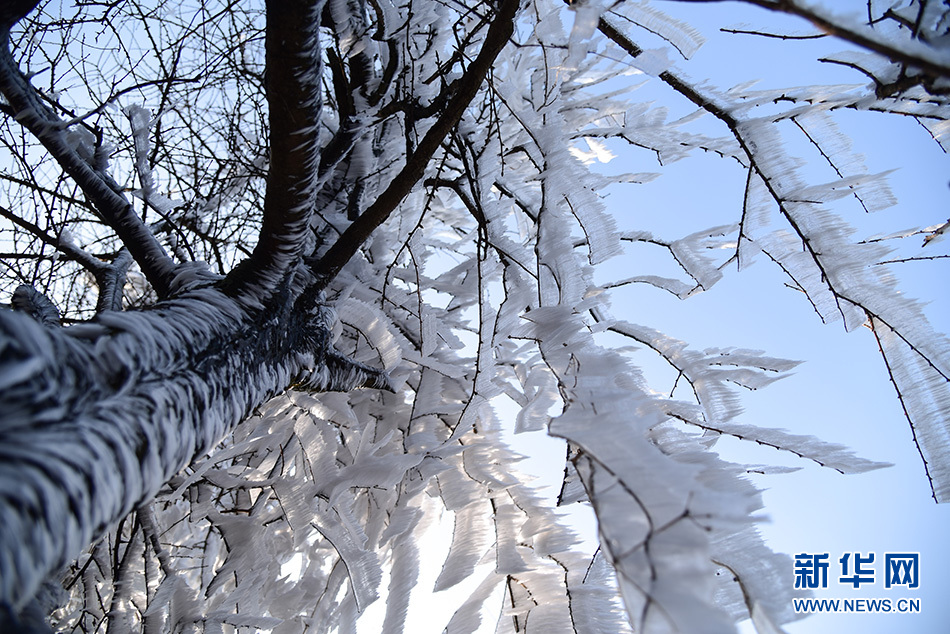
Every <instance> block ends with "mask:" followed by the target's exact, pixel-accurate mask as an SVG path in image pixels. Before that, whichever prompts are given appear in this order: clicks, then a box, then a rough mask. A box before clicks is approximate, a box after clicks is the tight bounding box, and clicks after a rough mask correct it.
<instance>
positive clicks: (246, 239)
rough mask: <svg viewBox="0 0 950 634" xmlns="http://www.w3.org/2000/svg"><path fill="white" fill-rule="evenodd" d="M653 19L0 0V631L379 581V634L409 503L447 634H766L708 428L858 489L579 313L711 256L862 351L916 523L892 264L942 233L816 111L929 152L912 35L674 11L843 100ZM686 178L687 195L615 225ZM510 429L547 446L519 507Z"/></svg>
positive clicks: (767, 618) (746, 357)
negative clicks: (717, 186)
mask: <svg viewBox="0 0 950 634" xmlns="http://www.w3.org/2000/svg"><path fill="white" fill-rule="evenodd" d="M690 4H699V3H690V2H632V1H628V2H616V3H606V2H601V1H600V0H586V1H581V2H567V3H564V2H553V1H548V0H525V1H520V0H498V1H493V2H454V1H440V0H393V1H387V0H366V1H364V0H306V1H299V2H297V1H295V2H280V1H279V0H267V1H266V2H244V3H237V2H231V1H225V0H221V1H201V2H198V1H193V2H182V3H170V2H160V1H158V0H155V1H148V0H142V1H135V0H127V1H117V2H94V1H91V0H82V1H77V2H75V3H71V4H70V3H64V2H53V1H50V2H36V1H35V0H14V1H10V2H7V3H5V4H4V5H3V6H2V7H0V95H2V102H0V112H2V115H0V155H2V158H0V262H2V264H3V266H2V267H0V285H2V287H3V289H4V291H5V293H6V295H7V296H9V297H10V300H9V301H10V305H11V307H12V308H13V310H2V311H0V412H2V414H0V625H3V626H5V627H7V628H11V629H13V628H21V629H22V630H23V631H32V630H30V629H29V628H36V629H35V631H43V630H44V629H45V628H46V627H47V626H46V625H45V621H46V619H47V616H48V615H50V614H51V615H52V616H51V623H52V624H53V627H54V628H57V629H60V630H62V631H82V632H107V631H108V632H115V631H120V632H124V631H141V632H150V633H151V632H209V633H210V632H230V631H271V632H274V633H275V634H283V633H289V632H304V631H320V632H323V631H328V632H329V631H339V632H352V631H355V627H356V626H355V623H356V620H357V618H358V617H359V615H360V614H361V613H362V612H363V611H365V610H366V608H367V607H368V606H369V605H370V604H371V603H372V602H373V601H374V600H376V599H377V598H379V597H383V600H384V601H385V615H384V617H383V619H384V620H383V625H382V628H383V630H384V631H386V632H401V631H403V630H404V628H405V621H406V615H407V610H409V608H410V605H411V603H413V601H414V600H417V599H418V597H419V596H420V593H422V592H425V591H428V588H419V587H417V585H418V584H417V582H418V580H419V579H420V578H421V575H422V572H421V569H422V567H423V566H424V565H425V564H426V563H427V560H429V559H431V558H432V557H433V554H432V553H431V552H429V550H430V549H428V548H427V540H430V539H432V535H433V534H434V533H435V532H436V530H437V529H436V527H437V525H438V524H439V523H440V521H441V520H442V519H448V520H449V521H450V522H451V523H452V524H453V526H454V528H453V530H452V535H451V544H450V546H448V549H447V553H445V555H444V561H443V562H440V564H441V572H440V573H439V574H438V576H437V579H436V580H435V588H434V590H435V591H436V592H440V591H443V590H447V589H449V588H453V587H464V588H466V594H465V598H464V599H463V600H462V601H461V603H460V605H459V606H458V607H457V609H455V610H454V611H452V612H451V613H450V616H449V617H448V621H447V622H446V623H440V624H439V625H438V628H439V629H441V628H443V627H444V628H445V631H447V632H449V634H455V633H461V632H474V631H476V630H478V628H479V627H480V626H481V627H484V625H483V624H485V623H488V624H490V627H492V628H495V629H496V631H498V632H534V631H543V630H549V631H557V632H562V631H563V632H584V633H586V632H603V633H605V634H616V633H618V632H627V631H636V632H641V631H643V632H707V633H714V632H730V631H734V624H735V623H736V622H737V621H739V620H742V619H745V618H751V619H752V621H753V623H754V624H755V626H756V628H757V629H758V631H760V632H774V631H777V628H778V626H779V625H781V624H782V623H785V622H788V621H791V620H794V619H795V618H798V617H799V616H801V615H799V614H796V613H795V611H794V610H793V609H792V604H791V597H792V595H793V594H794V593H795V590H794V588H792V587H791V586H790V584H789V583H788V576H789V574H790V573H789V571H790V570H791V561H790V559H789V558H788V556H786V555H781V554H777V553H773V552H771V551H770V550H769V549H768V548H767V547H766V545H765V544H764V543H763V541H762V539H761V537H760V536H759V534H758V533H757V531H756V529H755V515H756V514H757V512H758V511H759V510H760V507H761V499H760V494H759V492H758V491H757V490H756V488H755V486H753V484H752V483H751V482H750V480H749V479H748V478H747V477H746V476H747V475H748V473H750V472H751V471H763V470H766V471H767V470H768V467H763V466H761V465H757V466H750V465H746V464H743V463H740V462H733V461H730V460H729V459H728V457H727V456H726V454H725V453H721V452H720V450H719V447H718V446H717V442H718V441H719V440H720V439H721V438H732V439H739V440H742V441H745V442H749V443H755V444H758V445H764V446H767V447H771V448H775V449H778V450H780V451H782V452H784V453H787V454H789V455H792V456H795V457H797V458H800V459H801V461H803V462H811V463H817V464H818V465H821V466H822V467H826V468H829V469H834V470H837V471H840V472H842V473H861V472H865V471H869V470H872V469H876V468H879V467H881V466H884V465H882V464H881V463H878V462H875V461H873V460H871V459H867V458H864V457H860V456H857V455H855V454H854V453H853V452H851V451H850V450H848V449H847V448H845V447H843V446H841V445H840V444H835V443H831V442H826V441H823V440H821V439H819V438H816V437H813V436H809V435H804V434H799V433H795V430H792V431H786V430H782V429H776V428H773V427H770V426H769V424H768V421H748V420H746V419H745V418H743V417H742V415H741V413H742V407H741V400H740V397H739V393H740V392H741V391H743V390H746V389H748V390H757V389H759V388H764V387H766V386H768V385H769V384H771V383H773V382H775V381H776V380H778V379H780V378H782V377H783V376H785V375H786V374H787V373H789V372H791V371H792V370H793V369H794V368H795V366H796V365H797V361H796V360H788V359H782V358H778V357H775V356H770V355H769V354H768V353H767V352H760V351H757V350H750V349H746V348H742V347H732V346H736V345H740V346H741V345H742V342H735V341H723V342H721V344H719V346H718V347H704V348H698V347H693V346H690V345H689V344H688V343H687V342H683V341H680V340H678V339H676V338H674V336H671V335H670V334H667V333H666V332H664V327H665V324H664V323H648V322H645V321H643V318H644V316H645V315H646V314H647V311H645V310H643V309H642V308H641V309H638V308H637V304H635V303H631V304H625V305H624V308H623V310H622V311H616V313H615V311H614V309H613V308H612V305H611V298H616V297H617V296H618V295H619V294H621V293H624V292H626V291H627V290H630V289H637V290H639V289H646V292H645V293H642V294H640V295H635V297H636V298H637V299H636V300H635V301H640V302H650V301H651V297H656V293H663V294H666V295H669V296H673V297H676V298H679V299H682V300H685V303H687V304H688V303H689V301H690V300H691V299H692V298H695V297H697V296H700V295H702V294H704V293H715V292H717V288H716V285H717V283H719V282H720V281H721V280H723V279H724V278H725V277H728V276H736V277H738V279H740V280H741V279H742V275H743V272H744V271H743V269H746V268H748V267H749V266H750V265H752V264H753V263H754V264H755V265H756V267H772V268H774V269H775V270H776V271H778V272H779V273H780V274H781V276H782V278H783V281H784V284H785V285H786V286H787V287H788V288H789V289H790V291H789V292H794V293H797V295H799V296H800V297H801V302H803V303H804V304H805V305H807V306H809V307H810V308H811V310H812V312H813V313H814V314H815V318H816V319H818V320H820V321H822V322H828V323H833V322H837V323H840V324H843V325H844V327H845V329H847V330H849V331H850V330H855V329H859V328H865V329H867V330H868V331H870V333H872V335H873V340H874V343H875V344H876V347H877V348H878V349H879V352H880V358H881V365H882V367H883V368H884V371H886V373H887V376H888V377H889V380H890V382H891V384H892V386H893V388H894V398H895V399H897V400H898V402H899V404H900V406H901V408H902V410H903V413H904V415H905V418H906V421H905V423H904V424H909V425H910V428H911V429H912V431H913V441H912V442H914V443H915V447H916V450H917V451H918V452H919V454H920V458H921V461H922V465H923V468H924V470H925V474H926V477H925V479H924V480H925V482H926V483H927V484H928V485H929V486H930V489H931V492H932V495H933V498H934V499H935V500H936V501H938V502H943V501H946V500H947V499H948V498H950V459H948V454H947V452H948V449H950V435H948V421H947V413H948V412H950V345H948V343H950V342H948V341H947V339H946V337H945V336H944V335H942V334H940V333H938V332H936V331H935V330H934V328H933V327H932V326H931V325H930V324H929V322H928V320H927V318H926V314H925V311H924V309H923V307H922V305H921V304H920V303H918V302H917V301H916V300H914V299H911V298H909V297H908V296H907V295H905V294H903V293H902V291H901V288H900V285H899V283H898V280H899V278H901V277H902V276H904V277H906V276H913V275H914V274H915V273H914V271H920V270H921V269H913V270H912V271H911V272H910V273H908V272H907V271H908V267H917V266H921V267H931V268H929V269H928V271H933V270H942V269H935V268H934V267H941V266H945V263H946V260H947V258H948V257H950V256H948V255H947V252H946V247H945V242H943V241H942V238H943V235H944V233H945V231H946V228H947V226H948V225H950V220H947V218H946V217H945V216H946V212H945V210H941V209H939V208H935V209H933V210H932V212H929V213H930V215H931V216H932V218H930V219H929V220H928V221H927V222H926V223H925V224H924V225H923V226H918V227H907V226H906V225H905V220H904V219H903V217H904V215H905V214H902V213H901V211H902V210H901V206H900V201H899V200H897V199H895V197H894V196H893V195H892V194H891V192H890V190H889V187H888V176H889V175H888V174H887V173H875V172H873V171H872V170H869V169H868V167H867V164H866V161H865V160H864V158H863V157H862V156H861V155H860V153H859V152H858V151H856V150H855V149H854V147H852V144H851V142H850V140H849V139H848V137H847V135H846V133H845V132H844V131H843V126H842V121H841V120H842V119H843V118H846V117H848V116H852V115H853V114H855V113H859V114H860V116H862V117H864V116H867V117H880V118H885V119H886V118H901V119H905V120H908V121H913V122H914V125H915V127H916V128H918V129H919V134H920V135H922V136H923V137H926V138H928V139H929V140H930V142H932V143H934V144H936V145H937V146H938V147H941V148H944V146H945V144H947V143H948V133H950V126H948V124H947V119H948V115H950V105H948V99H950V97H948V95H950V54H948V49H947V41H948V39H947V38H948V34H950V32H948V29H950V22H948V21H950V10H948V9H947V8H946V7H945V6H944V5H938V3H936V2H929V1H927V0H894V1H887V2H883V1H882V2H871V1H868V2H866V3H854V7H851V8H855V9H860V10H861V12H860V13H854V14H847V13H845V10H844V9H842V8H840V7H839V6H838V5H834V6H830V7H825V6H823V5H819V4H814V3H810V2H804V1H803V0H747V2H744V3H741V4H743V5H746V4H747V5H756V6H757V7H758V10H752V11H750V12H749V13H748V15H749V16H751V19H759V20H760V21H761V22H760V23H759V24H758V25H753V26H742V27H737V26H733V25H732V20H733V19H732V18H731V17H730V12H729V10H728V9H727V8H728V7H733V8H735V5H732V4H726V3H722V4H719V3H716V6H717V7H719V8H721V13H722V23H721V26H722V27H723V28H724V29H726V30H728V31H729V32H730V33H731V34H732V36H733V37H735V38H743V39H742V41H743V42H748V44H743V46H746V45H747V46H749V47H750V48H749V50H750V51H753V50H759V49H757V48H755V47H758V46H760V45H762V43H766V44H765V45H766V46H773V47H774V46H779V47H781V48H782V49H783V50H784V49H789V50H792V49H794V48H795V47H804V50H805V52H806V54H807V53H808V51H809V50H811V49H808V48H807V47H808V46H809V45H810V43H812V42H814V41H820V42H821V44H822V47H821V48H820V49H816V50H820V51H821V53H820V54H821V56H822V57H821V59H820V60H814V63H815V64H816V65H823V66H825V67H833V68H835V69H836V72H837V73H838V75H836V76H841V77H847V78H848V79H847V83H834V84H827V85H826V84H818V83H815V82H814V81H810V80H809V81H807V83H805V85H796V84H790V85H786V84H784V83H783V81H784V78H783V76H782V73H783V72H784V69H783V67H782V66H781V65H780V64H779V63H777V62H776V63H775V64H774V68H771V67H770V70H774V76H772V75H770V76H769V77H767V80H768V81H767V82H765V83H764V84H763V85H755V84H753V83H750V82H751V80H755V79H757V77H755V76H748V75H747V74H746V70H747V69H746V68H745V67H736V68H733V67H729V66H728V65H726V64H720V65H719V66H715V65H714V66H713V67H712V70H710V66H709V65H708V63H707V62H706V61H703V60H702V59H701V55H700V54H699V51H700V47H701V46H702V44H703V36H702V34H701V33H700V32H699V31H698V30H697V29H695V28H693V27H692V26H690V25H688V24H686V23H684V22H683V21H681V20H678V19H675V18H673V17H671V16H670V15H667V14H666V13H664V8H666V9H668V10H669V12H671V13H675V11H676V10H677V9H679V8H681V7H682V6H688V5H690ZM704 4H709V3H704ZM750 9H751V7H750ZM786 14H787V15H786ZM776 16H779V17H781V18H782V19H779V20H776V19H773V18H775V17H776ZM829 47H830V48H831V50H833V51H840V52H828V50H829ZM768 50H770V51H774V50H777V49H775V48H770V49H768ZM704 64H705V65H704ZM749 65H750V66H752V64H751V57H750V63H749ZM697 72H698V73H700V74H697ZM714 73H720V74H721V76H720V77H717V76H713V75H714ZM697 155H703V156H705V157H707V160H709V161H715V162H717V164H726V165H728V166H729V169H730V170H732V171H734V172H735V173H736V174H738V176H739V179H738V182H739V183H740V185H739V188H738V190H737V192H736V196H735V198H734V201H733V203H732V204H731V206H730V205H728V204H726V205H723V204H720V201H716V209H717V211H715V213H713V212H712V211H709V210H701V211H700V212H699V213H697V212H696V210H692V209H682V208H678V207H677V206H676V205H675V204H669V205H656V204H655V203H652V204H650V205H649V206H648V205H646V204H642V203H643V200H644V199H643V198H642V196H643V194H642V192H643V191H644V189H643V188H644V187H646V184H647V183H650V182H652V181H655V180H658V179H662V178H664V176H665V175H666V174H667V173H669V172H670V171H671V170H675V169H676V165H677V164H680V163H681V162H682V161H684V160H685V159H689V158H691V157H695V156H697ZM618 165H619V167H615V166H618ZM691 186H692V187H695V188H696V189H697V190H699V191H704V190H706V189H707V188H708V189H710V190H712V189H713V188H712V186H711V184H710V183H708V182H706V181H704V175H703V174H701V173H697V174H696V175H695V178H693V179H692V183H691ZM618 197H621V198H622V199H623V200H624V201H629V203H628V206H627V207H625V208H624V209H623V210H622V211H620V210H618V209H617V208H616V207H613V206H612V205H611V201H612V200H616V199H617V198H618ZM638 205H639V206H638ZM712 206H713V201H710V207H712ZM722 209H726V211H727V213H728V214H730V216H729V218H728V219H727V220H726V221H725V222H720V221H718V219H717V220H716V221H715V222H711V223H710V224H708V225H704V226H702V227H701V228H700V229H699V230H696V228H694V227H693V226H692V224H693V223H694V222H695V221H696V219H697V218H699V219H700V220H704V214H705V213H708V214H709V216H710V217H712V216H715V217H717V218H718V217H719V216H720V215H722V211H721V210H722ZM924 215H925V216H926V214H924ZM878 216H880V217H881V218H883V219H882V220H881V221H880V223H879V224H878V225H875V226H876V227H883V229H880V228H876V229H874V230H873V231H868V230H867V228H868V226H870V225H869V224H868V222H867V221H866V220H865V219H866V218H870V217H875V218H876V217H878ZM658 221H662V223H660V222H658ZM875 222H878V221H875ZM658 225H659V226H664V227H665V228H664V229H662V230H660V229H657V226H658ZM684 227H689V229H687V230H685V231H683V230H682V229H683V228H684ZM941 249H943V250H941ZM644 254H648V255H646V256H645V255H644ZM616 263H619V264H617V266H616V267H615V266H614V265H615V264H616ZM618 271H619V272H618ZM917 274H918V275H919V273H917ZM934 290H935V291H936V290H937V289H934ZM651 293H652V295H651ZM748 301H749V302H750V303H752V304H754V303H755V302H756V298H755V297H750V298H749V300H748ZM638 311H639V312H638ZM621 313H622V314H621ZM630 347H636V348H639V349H641V350H646V351H649V352H650V354H651V355H652V361H651V362H650V363H646V364H644V363H642V362H641V360H642V358H643V357H642V356H636V354H634V353H633V352H631V350H630ZM657 367H660V370H656V368H657ZM498 411H505V412H508V411H510V412H511V416H499V414H498ZM511 433H519V434H521V433H523V434H529V435H530V434H544V433H546V434H548V435H550V436H553V437H555V438H558V439H561V440H562V441H563V451H564V455H563V456H561V457H559V458H558V459H559V461H560V460H563V465H564V469H563V479H562V482H561V486H560V490H559V492H558V494H557V496H556V499H547V498H546V497H545V496H543V495H541V494H540V493H539V492H538V491H537V490H535V489H534V488H532V486H531V485H530V483H529V482H528V481H527V480H526V479H525V478H524V477H523V475H522V474H521V473H520V472H519V470H518V466H517V462H518V456H517V455H516V454H515V453H514V452H513V451H511V450H510V449H509V448H508V446H507V444H506V441H505V437H506V436H507V435H510V434H511ZM781 470H782V469H781V468H776V469H774V471H777V472H778V471H781ZM777 477H778V476H777ZM574 506H583V507H586V508H589V509H591V510H592V511H593V513H594V514H595V516H596V519H597V532H598V539H599V547H598V548H597V549H596V551H595V552H593V553H590V552H586V551H585V550H584V549H583V548H579V547H578V538H577V536H576V535H575V533H574V532H573V531H572V530H571V529H570V528H569V527H568V525H567V523H565V522H564V521H563V518H562V517H561V514H560V512H559V510H558V509H557V508H556V507H563V508H565V509H569V508H572V507H574ZM429 563H431V562H429ZM465 584H469V585H465ZM435 596H436V597H439V596H441V595H439V594H436V595H435ZM434 600H440V599H438V598H436V599H434ZM14 631H15V630H14Z"/></svg>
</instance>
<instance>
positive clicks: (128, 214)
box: [0, 1, 175, 297]
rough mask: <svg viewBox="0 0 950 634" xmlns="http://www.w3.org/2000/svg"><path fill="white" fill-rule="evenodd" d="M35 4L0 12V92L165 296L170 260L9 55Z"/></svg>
mask: <svg viewBox="0 0 950 634" xmlns="http://www.w3.org/2000/svg"><path fill="white" fill-rule="evenodd" d="M36 4H37V3H36V2H32V1H29V2H17V3H14V4H13V5H12V6H7V7H5V8H4V9H3V10H2V11H0V94H2V95H3V96H4V97H5V98H6V100H7V103H8V105H9V107H10V109H11V111H12V113H13V116H14V118H15V119H16V120H17V121H18V122H19V123H20V124H21V125H22V126H23V127H24V128H26V129H27V130H29V131H30V132H31V133H32V134H33V136H34V137H36V139H37V140H38V141H39V142H40V143H41V144H42V145H43V147H45V148H46V150H47V151H48V152H49V153H50V155H52V157H53V158H54V159H55V160H56V162H57V163H58V164H59V166H60V167H61V168H62V169H63V171H64V172H66V173H67V174H68V175H69V176H70V177H71V178H72V179H73V180H74V181H75V182H76V184H77V185H78V186H79V187H80V189H82V191H83V193H84V194H85V195H86V196H87V197H88V198H89V200H90V201H91V202H92V204H93V205H94V206H95V208H96V211H98V213H99V214H100V215H101V216H102V218H103V219H104V220H105V221H106V222H107V223H108V224H109V226H110V227H112V229H113V230H114V231H115V232H116V235H118V237H119V239H120V240H122V242H123V243H124V244H125V245H126V247H128V249H129V252H130V253H131V254H132V257H134V258H135V261H136V262H138V264H139V267H141V269H142V272H143V273H144V274H145V277H146V279H148V281H149V283H150V284H151V285H152V287H153V288H154V289H155V292H156V293H157V294H158V296H159V297H167V296H168V295H169V293H170V291H171V280H172V278H173V273H174V268H175V264H174V262H173V261H172V260H171V258H170V257H168V254H167V253H165V250H164V249H163V248H162V246H161V244H159V242H158V240H156V239H155V236H154V235H152V232H151V231H150V230H149V228H148V227H147V226H146V225H145V223H144V222H142V220H141V219H140V218H139V217H138V216H137V215H136V214H135V213H134V211H133V209H132V204H131V203H130V202H129V201H128V200H127V199H126V198H125V196H124V195H123V194H122V193H121V189H120V188H119V186H118V185H117V184H116V183H115V182H114V181H113V180H112V178H111V177H110V176H109V175H108V174H106V173H105V172H104V170H103V169H102V168H101V167H98V166H95V165H92V164H90V163H89V162H87V161H86V160H85V159H84V158H83V157H82V156H80V154H79V152H77V150H76V148H74V147H73V146H72V145H70V144H69V142H68V140H67V137H66V125H65V123H64V122H63V121H62V120H61V119H60V118H59V116H58V115H57V114H56V113H55V112H53V111H52V110H51V109H50V108H49V107H48V106H47V105H46V104H45V103H43V101H42V99H40V97H39V95H38V94H37V93H36V90H35V89H34V88H33V86H32V85H31V84H30V82H29V80H28V79H27V78H26V77H25V76H24V75H23V73H22V72H20V69H19V67H18V65H17V63H16V61H15V60H14V59H13V54H12V53H11V51H10V29H11V28H12V27H13V25H14V24H15V23H16V22H17V21H18V20H19V19H21V18H22V17H23V16H25V15H26V14H27V13H28V12H29V11H30V10H32V9H33V8H34V7H35V6H36Z"/></svg>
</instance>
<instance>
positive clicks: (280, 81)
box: [223, 0, 323, 302]
mask: <svg viewBox="0 0 950 634" xmlns="http://www.w3.org/2000/svg"><path fill="white" fill-rule="evenodd" d="M322 7H323V0H308V1H307V2H280V1H279V0H268V2H267V28H266V34H265V40H264V42H265V43H264V46H265V51H266V53H265V55H266V65H267V74H266V78H265V80H266V81H265V89H266V92H267V104H268V117H269V118H268V125H269V129H270V168H269V170H268V175H267V191H266V193H265V195H264V215H263V219H262V223H261V232H260V237H259V239H258V242H257V246H256V247H255V248H254V251H253V252H252V253H251V256H250V257H249V258H248V259H247V260H245V261H244V262H242V263H241V264H240V265H238V266H237V267H235V269H234V270H233V271H232V272H231V273H230V274H229V275H228V276H227V278H225V280H224V282H223V289H224V290H225V292H227V293H228V294H229V295H231V296H232V297H238V298H241V297H243V298H247V299H251V300H252V302H253V301H255V300H256V301H261V300H263V299H265V298H266V297H268V296H269V295H270V294H271V293H272V292H273V290H274V289H275V288H277V286H278V285H279V284H280V281H281V279H282V278H283V277H284V275H285V274H286V273H287V271H288V270H290V267H291V266H292V265H293V264H294V263H295V262H297V261H298V260H299V257H300V255H301V250H302V248H303V243H304V239H305V238H306V236H307V232H308V229H309V221H310V217H311V214H312V213H313V205H314V198H315V193H316V185H317V164H318V162H319V156H318V145H317V141H318V137H319V125H318V124H319V121H320V107H321V98H320V67H321V62H320V48H319V45H318V30H319V25H320V12H321V11H322Z"/></svg>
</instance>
